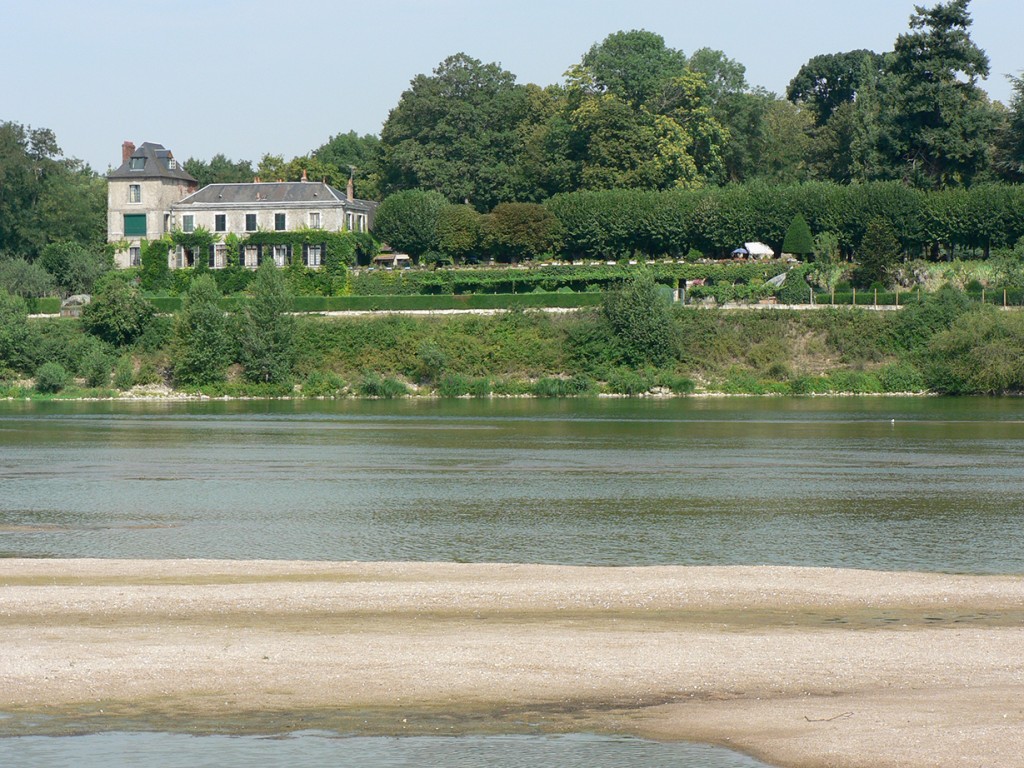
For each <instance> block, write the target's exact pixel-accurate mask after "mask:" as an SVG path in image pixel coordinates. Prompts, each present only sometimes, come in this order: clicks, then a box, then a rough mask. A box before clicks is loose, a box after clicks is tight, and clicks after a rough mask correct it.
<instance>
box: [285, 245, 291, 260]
mask: <svg viewBox="0 0 1024 768" xmlns="http://www.w3.org/2000/svg"><path fill="white" fill-rule="evenodd" d="M286 263H287V264H291V263H292V245H291V243H289V244H288V259H287V261H286Z"/></svg>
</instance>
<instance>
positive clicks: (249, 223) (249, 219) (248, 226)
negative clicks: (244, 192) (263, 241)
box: [245, 213, 256, 232]
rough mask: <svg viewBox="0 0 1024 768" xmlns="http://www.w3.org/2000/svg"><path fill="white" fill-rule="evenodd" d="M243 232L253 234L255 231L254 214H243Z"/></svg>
mask: <svg viewBox="0 0 1024 768" xmlns="http://www.w3.org/2000/svg"><path fill="white" fill-rule="evenodd" d="M245 231H246V232H255V231H256V214H255V213H247V214H245Z"/></svg>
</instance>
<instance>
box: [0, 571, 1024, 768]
mask: <svg viewBox="0 0 1024 768" xmlns="http://www.w3.org/2000/svg"><path fill="white" fill-rule="evenodd" d="M1022 625H1024V578H1021V577H1017V576H958V575H942V574H916V573H880V572H871V571H852V570H836V569H817V568H781V567H706V568H705V567H646V568H578V567H567V566H544V565H502V564H493V565H461V564H444V563H322V562H271V561H246V562H242V561H200V560H174V561H150V560H145V561H125V560H24V559H9V560H0V648H3V653H2V654H0V712H3V713H8V714H9V715H11V716H10V717H6V718H4V719H0V732H5V733H15V732H19V730H18V729H19V728H22V727H24V723H27V722H30V721H31V722H32V723H33V725H32V728H34V729H38V728H39V727H41V726H40V722H45V723H46V724H48V725H46V726H45V727H48V728H50V729H52V730H53V731H54V732H68V731H71V730H104V729H111V728H148V729H172V730H179V729H180V730H188V731H223V732H236V731H238V732H241V731H246V730H262V731H269V732H280V731H284V730H290V729H293V728H307V727H310V726H311V725H313V726H316V727H333V728H336V729H338V730H341V731H344V732H365V733H416V732H428V733H429V732H437V731H444V732H454V733H459V732H479V731H493V732H513V731H514V732H523V731H531V732H533V731H540V732H546V731H551V732H557V731H587V732H613V733H626V734H635V735H639V736H647V737H653V738H659V739H687V740H694V741H702V742H708V743H715V744H721V745H724V746H729V747H731V748H734V749H738V750H741V751H744V752H747V753H750V754H752V755H755V756H757V757H759V758H761V759H763V760H765V761H767V762H769V763H771V764H775V765H779V766H794V767H796V766H800V767H804V766H808V767H809V766H961V765H1000V766H1024V626H1022ZM40 715H48V716H50V717H49V718H47V719H45V720H44V721H40V720H39V719H38V718H39V716H40ZM32 718H36V719H35V720H32ZM62 729H63V730H62ZM33 732H36V731H35V730H33Z"/></svg>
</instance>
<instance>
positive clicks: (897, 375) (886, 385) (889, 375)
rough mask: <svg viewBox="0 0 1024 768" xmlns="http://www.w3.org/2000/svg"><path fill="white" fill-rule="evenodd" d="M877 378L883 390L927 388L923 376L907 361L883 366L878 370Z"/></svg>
mask: <svg viewBox="0 0 1024 768" xmlns="http://www.w3.org/2000/svg"><path fill="white" fill-rule="evenodd" d="M878 380H879V381H880V382H881V384H882V390H883V391H884V392H895V393H903V392H924V391H925V390H926V389H928V384H927V382H926V381H925V378H924V376H923V375H922V374H921V372H920V371H919V370H917V368H915V367H914V366H913V365H912V364H911V363H908V362H899V363H892V364H890V365H887V366H885V367H884V368H882V369H881V370H879V371H878Z"/></svg>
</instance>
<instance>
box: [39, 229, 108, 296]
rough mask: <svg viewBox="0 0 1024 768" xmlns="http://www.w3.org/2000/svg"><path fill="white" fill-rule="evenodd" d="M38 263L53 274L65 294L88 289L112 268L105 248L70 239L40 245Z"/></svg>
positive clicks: (83, 291)
mask: <svg viewBox="0 0 1024 768" xmlns="http://www.w3.org/2000/svg"><path fill="white" fill-rule="evenodd" d="M38 263H39V264H40V265H42V267H43V268H44V269H46V271H47V272H49V273H50V274H51V275H53V279H54V282H55V283H56V284H57V287H58V288H59V289H60V291H61V293H62V294H64V295H65V296H69V295H72V294H78V293H92V292H93V290H94V289H95V287H96V284H97V282H98V281H99V279H100V278H102V277H103V275H105V274H106V273H107V272H109V271H110V270H111V269H113V268H114V259H113V256H112V255H111V253H110V250H109V249H107V248H95V249H89V248H85V247H84V246H82V245H81V244H80V243H76V242H72V241H64V242H60V243H50V244H49V245H47V246H46V247H44V248H43V251H42V253H41V254H40V256H39V261H38Z"/></svg>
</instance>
